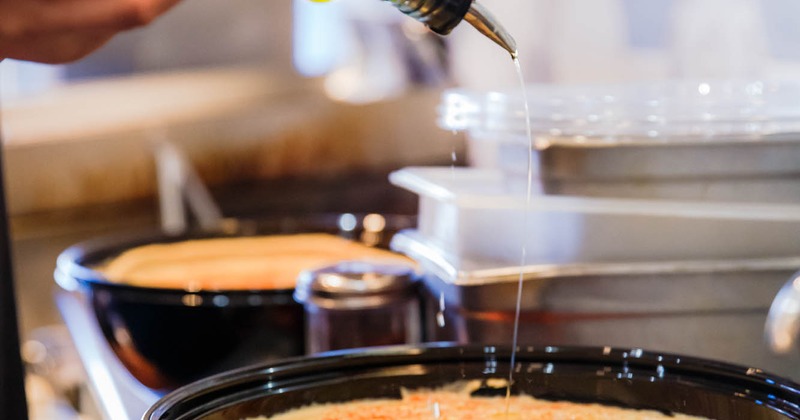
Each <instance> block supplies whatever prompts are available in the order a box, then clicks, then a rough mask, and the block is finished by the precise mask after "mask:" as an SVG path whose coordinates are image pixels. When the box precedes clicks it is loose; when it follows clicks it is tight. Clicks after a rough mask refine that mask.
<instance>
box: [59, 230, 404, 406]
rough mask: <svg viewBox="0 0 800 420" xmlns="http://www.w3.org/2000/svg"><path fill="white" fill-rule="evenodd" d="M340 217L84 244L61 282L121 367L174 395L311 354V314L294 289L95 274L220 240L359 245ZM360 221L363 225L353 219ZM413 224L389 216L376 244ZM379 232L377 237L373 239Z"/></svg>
mask: <svg viewBox="0 0 800 420" xmlns="http://www.w3.org/2000/svg"><path fill="white" fill-rule="evenodd" d="M340 220H341V219H340V216H339V215H321V216H313V217H307V218H296V217H295V218H285V219H271V220H263V221H258V222H252V223H247V224H242V225H241V226H242V228H240V229H237V230H236V232H234V233H208V232H200V233H190V234H184V235H177V236H171V235H166V234H163V233H138V234H135V235H130V236H119V235H118V236H112V237H106V238H99V239H95V240H93V241H89V242H84V243H80V244H77V245H74V246H72V247H70V248H68V249H67V250H65V251H64V252H63V253H62V254H61V255H60V256H59V258H58V263H57V268H56V272H55V277H56V281H57V282H58V283H59V284H60V285H61V286H62V287H63V288H65V289H67V290H74V291H77V292H79V293H81V294H83V295H84V296H85V298H86V300H87V302H88V304H89V305H91V307H92V309H93V311H94V314H95V316H96V319H97V322H98V324H99V327H100V329H101V331H102V333H103V336H104V337H105V339H106V340H107V341H108V343H109V345H110V347H111V349H112V350H113V351H114V353H115V354H116V356H117V357H118V358H119V360H120V362H122V364H123V365H124V366H125V367H126V368H127V370H128V371H129V372H130V373H131V374H132V375H133V376H134V377H135V378H136V379H137V380H139V382H141V383H142V384H144V385H145V386H147V387H149V388H151V389H153V390H155V391H161V392H164V391H169V390H172V389H175V388H177V387H179V386H181V385H184V384H187V383H189V382H192V381H194V380H197V379H200V378H204V377H207V376H209V375H212V374H214V373H219V372H223V371H226V370H230V369H233V368H237V367H241V366H246V365H249V364H253V363H263V362H266V361H269V360H275V359H279V358H285V357H290V356H299V355H302V354H304V350H305V349H304V347H305V345H304V332H303V326H304V313H303V307H302V305H300V304H298V303H297V302H295V301H294V300H293V298H292V293H293V292H294V289H267V290H214V291H203V290H201V291H186V290H181V289H165V288H147V287H138V286H131V285H126V284H120V283H115V282H110V281H108V280H107V279H106V278H104V277H103V275H102V274H101V273H99V272H98V271H96V270H94V269H92V267H94V266H97V265H98V264H99V263H101V262H103V261H105V260H107V259H109V258H112V257H114V256H116V255H119V254H120V253H121V252H123V251H125V250H127V249H130V248H133V247H136V246H139V245H144V244H153V243H169V242H178V241H184V240H189V239H199V238H212V237H242V236H253V235H266V234H284V233H301V232H328V233H333V234H339V235H344V236H347V237H350V238H352V239H354V240H359V238H361V236H360V235H361V233H362V230H363V226H361V224H360V223H356V224H355V225H353V224H351V225H348V226H346V227H347V229H342V228H341V227H340V225H341V223H339V221H340ZM352 220H354V221H356V222H358V221H360V220H361V219H360V218H359V217H357V216H352ZM413 224H414V220H413V218H408V217H400V216H393V217H386V226H385V228H384V229H383V231H381V232H380V233H379V236H378V237H375V236H374V235H373V236H371V237H370V240H371V241H372V242H373V243H374V244H375V245H377V246H386V244H388V240H389V238H390V237H391V234H392V232H394V231H396V230H398V229H401V228H406V227H409V226H413ZM372 233H374V232H372Z"/></svg>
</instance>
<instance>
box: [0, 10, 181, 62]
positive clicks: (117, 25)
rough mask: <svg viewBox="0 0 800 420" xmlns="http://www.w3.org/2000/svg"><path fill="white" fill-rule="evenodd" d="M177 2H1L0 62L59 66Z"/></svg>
mask: <svg viewBox="0 0 800 420" xmlns="http://www.w3.org/2000/svg"><path fill="white" fill-rule="evenodd" d="M178 1H179V0H0V59H2V58H16V59H21V60H30V61H39V62H46V63H64V62H68V61H73V60H76V59H78V58H81V57H83V56H85V55H87V54H89V53H90V52H92V51H94V50H95V49H97V48H99V47H100V46H102V45H103V44H104V43H106V42H107V41H108V40H109V39H110V38H111V37H112V36H113V35H114V34H115V33H117V32H120V31H123V30H126V29H131V28H135V27H138V26H143V25H147V24H149V23H150V22H152V21H153V20H154V19H155V18H156V17H158V16H159V15H161V14H162V13H164V12H165V11H167V10H169V9H170V8H171V7H172V6H174V5H175V4H176V3H178Z"/></svg>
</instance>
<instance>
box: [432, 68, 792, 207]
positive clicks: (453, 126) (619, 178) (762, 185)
mask: <svg viewBox="0 0 800 420" xmlns="http://www.w3.org/2000/svg"><path fill="white" fill-rule="evenodd" d="M799 97H800V82H794V81H773V82H767V81H752V82H743V81H716V82H701V81H682V82H679V81H672V82H660V83H631V84H625V85H608V86H544V85H539V86H536V85H532V86H530V87H529V88H528V98H529V101H530V103H529V105H530V122H531V126H532V130H533V134H534V145H533V150H531V149H530V147H529V146H530V143H529V140H528V138H527V136H526V133H525V113H524V111H523V109H524V108H523V104H522V96H521V92H520V91H519V90H512V91H508V92H478V91H467V90H459V89H456V90H450V91H447V92H446V93H445V94H444V96H443V98H442V104H441V106H440V108H439V114H440V118H439V124H440V126H441V127H442V128H445V129H447V130H458V131H465V132H466V133H467V135H468V141H469V153H470V161H471V162H472V164H473V166H477V167H483V168H495V169H499V170H501V171H502V172H503V173H504V174H505V175H506V176H507V177H510V178H516V179H520V178H523V177H525V175H526V174H527V169H528V153H529V152H531V153H533V154H534V156H533V162H534V168H533V169H534V174H535V176H536V178H537V180H538V181H539V182H540V183H541V185H542V190H543V191H544V192H547V193H553V194H567V195H586V196H602V197H620V198H626V197H627V198H667V199H685V200H711V201H714V200H720V201H751V202H764V201H768V202H800V183H798V182H796V181H797V179H798V176H800V102H799V101H798V100H797V98H799Z"/></svg>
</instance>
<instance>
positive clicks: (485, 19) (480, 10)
mask: <svg viewBox="0 0 800 420" xmlns="http://www.w3.org/2000/svg"><path fill="white" fill-rule="evenodd" d="M464 20H466V21H467V22H469V24H470V25H472V26H473V27H474V28H475V29H477V30H478V32H480V33H482V34H484V35H486V37H487V38H489V39H491V40H492V41H494V42H495V43H496V44H497V45H499V46H501V47H503V49H504V50H506V51H508V53H509V54H511V58H514V59H516V58H517V42H516V41H514V38H513V37H512V36H511V34H509V33H508V31H506V30H505V28H503V27H502V26H501V25H500V23H499V22H498V21H497V19H495V17H494V16H492V14H491V13H489V11H488V10H486V8H485V7H483V6H482V5H480V4H479V3H478V2H473V3H472V5H471V6H470V8H469V11H467V14H466V15H465V16H464Z"/></svg>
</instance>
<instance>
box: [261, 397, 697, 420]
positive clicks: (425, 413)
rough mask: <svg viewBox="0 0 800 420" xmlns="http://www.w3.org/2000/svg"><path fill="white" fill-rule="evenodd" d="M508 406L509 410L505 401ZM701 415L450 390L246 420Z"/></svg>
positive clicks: (641, 419)
mask: <svg viewBox="0 0 800 420" xmlns="http://www.w3.org/2000/svg"><path fill="white" fill-rule="evenodd" d="M507 406H508V413H507V412H506V407H507ZM312 419H313V420H345V419H348V420H362V419H363V420H367V419H372V420H389V419H410V420H417V419H419V420H423V419H424V420H431V419H444V420H505V419H508V420H600V419H603V420H612V419H613V420H657V419H672V420H690V419H693V420H699V419H701V417H693V416H686V415H682V414H672V415H667V414H662V413H660V412H657V411H652V410H634V409H628V408H619V407H611V406H605V405H600V404H582V403H572V402H565V401H545V400H538V399H535V398H532V397H528V396H513V397H511V398H510V399H509V401H508V403H507V402H506V399H505V398H503V397H470V396H469V394H468V393H464V392H454V391H448V390H436V391H431V390H428V391H412V392H405V393H404V395H403V399H401V400H394V399H375V400H360V401H354V402H349V403H340V404H319V405H311V406H308V407H304V408H300V409H295V410H292V411H288V412H285V413H282V414H278V415H276V416H272V417H258V418H255V419H248V420H312Z"/></svg>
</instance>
